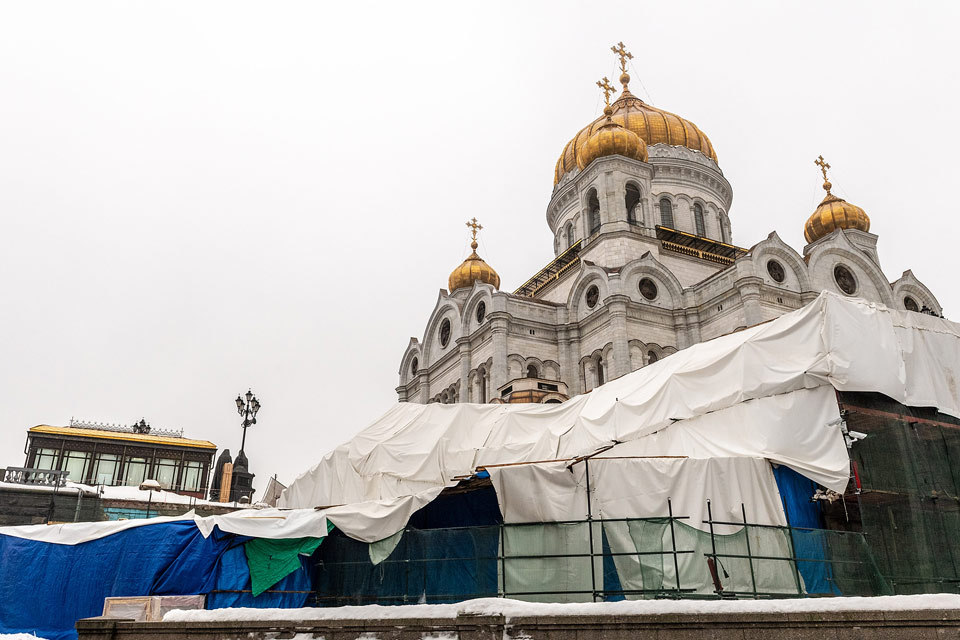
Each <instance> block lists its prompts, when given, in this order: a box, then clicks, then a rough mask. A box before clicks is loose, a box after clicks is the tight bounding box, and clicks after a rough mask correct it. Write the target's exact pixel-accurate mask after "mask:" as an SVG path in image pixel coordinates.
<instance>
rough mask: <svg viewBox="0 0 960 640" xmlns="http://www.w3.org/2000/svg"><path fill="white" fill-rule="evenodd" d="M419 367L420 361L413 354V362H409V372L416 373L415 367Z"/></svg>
mask: <svg viewBox="0 0 960 640" xmlns="http://www.w3.org/2000/svg"><path fill="white" fill-rule="evenodd" d="M419 368H420V361H419V360H417V357H416V356H414V357H413V362H411V363H410V373H411V374H413V375H417V369H419Z"/></svg>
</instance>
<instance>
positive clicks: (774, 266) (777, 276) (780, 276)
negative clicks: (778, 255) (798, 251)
mask: <svg viewBox="0 0 960 640" xmlns="http://www.w3.org/2000/svg"><path fill="white" fill-rule="evenodd" d="M767 273H769V274H770V277H771V278H773V281H774V282H783V281H784V280H786V278H787V274H786V273H785V272H784V270H783V265H782V264H780V263H779V262H777V261H776V260H771V261H770V262H768V263H767Z"/></svg>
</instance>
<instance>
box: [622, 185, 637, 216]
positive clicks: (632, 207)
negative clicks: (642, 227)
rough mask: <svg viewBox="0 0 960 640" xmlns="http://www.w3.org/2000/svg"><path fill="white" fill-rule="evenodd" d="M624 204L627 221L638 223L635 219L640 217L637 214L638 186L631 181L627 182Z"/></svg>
mask: <svg viewBox="0 0 960 640" xmlns="http://www.w3.org/2000/svg"><path fill="white" fill-rule="evenodd" d="M624 204H626V205H627V222H629V223H630V224H638V222H637V219H638V218H639V217H640V216H639V215H637V214H638V213H639V212H638V211H637V209H639V207H640V188H639V187H637V185H635V184H633V183H628V184H627V193H626V195H625V196H624Z"/></svg>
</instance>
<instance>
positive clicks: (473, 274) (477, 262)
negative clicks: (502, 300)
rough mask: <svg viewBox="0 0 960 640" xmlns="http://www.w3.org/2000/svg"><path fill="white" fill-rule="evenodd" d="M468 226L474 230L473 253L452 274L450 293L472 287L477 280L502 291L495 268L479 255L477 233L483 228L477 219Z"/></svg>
mask: <svg viewBox="0 0 960 640" xmlns="http://www.w3.org/2000/svg"><path fill="white" fill-rule="evenodd" d="M467 226H468V227H470V228H471V229H472V230H473V241H472V242H470V248H471V249H472V250H473V253H471V254H470V255H469V256H468V257H467V259H466V260H464V261H463V262H462V263H461V264H460V266H459V267H457V268H456V269H454V270H453V271H452V272H451V273H450V278H449V280H448V281H447V284H448V285H449V289H448V291H450V293H453V292H454V291H456V290H457V289H463V288H464V287H472V286H473V283H474V282H476V281H477V280H479V281H480V282H485V283H487V284H489V285H492V286H493V288H494V289H500V276H499V275H498V274H497V272H496V271H494V270H493V267H491V266H490V265H488V264H487V263H486V262H484V261H483V258H481V257H480V256H479V255H477V231H479V230H480V229H482V228H483V226H482V225H479V224H477V219H476V218H474V219H473V220H471V221H470V222H468V223H467Z"/></svg>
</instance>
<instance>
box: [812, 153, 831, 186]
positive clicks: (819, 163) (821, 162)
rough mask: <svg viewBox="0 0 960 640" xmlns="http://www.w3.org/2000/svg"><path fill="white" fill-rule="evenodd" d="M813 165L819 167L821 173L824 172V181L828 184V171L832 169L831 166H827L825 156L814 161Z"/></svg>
mask: <svg viewBox="0 0 960 640" xmlns="http://www.w3.org/2000/svg"><path fill="white" fill-rule="evenodd" d="M813 164H815V165H817V166H818V167H820V171H822V172H823V180H824V182H826V180H827V169H829V168H830V165H829V164H827V163H826V162H825V161H824V159H823V156H820V157H818V158H817V159H816V160H814V161H813Z"/></svg>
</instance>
